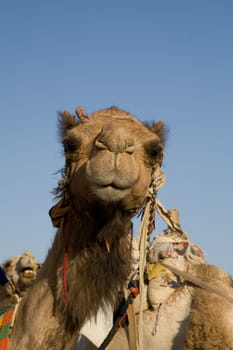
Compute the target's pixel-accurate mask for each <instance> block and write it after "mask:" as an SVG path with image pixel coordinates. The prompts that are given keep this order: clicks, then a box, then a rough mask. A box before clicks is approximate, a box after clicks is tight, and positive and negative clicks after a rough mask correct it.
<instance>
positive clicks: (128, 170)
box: [60, 107, 164, 211]
mask: <svg viewBox="0 0 233 350" xmlns="http://www.w3.org/2000/svg"><path fill="white" fill-rule="evenodd" d="M60 126H61V134H62V141H63V144H64V150H65V156H66V162H67V163H66V164H67V165H68V167H69V168H70V191H71V193H72V197H73V200H75V198H76V199H77V201H78V202H79V203H80V201H81V202H82V207H83V206H86V207H88V208H90V207H95V206H96V204H98V203H100V202H101V203H102V205H106V206H108V205H111V204H113V205H117V206H120V207H121V208H122V209H124V210H127V211H134V210H135V209H138V208H140V207H141V206H142V204H143V201H144V199H145V196H146V193H147V190H148V187H149V185H150V182H151V169H152V166H153V165H155V164H156V163H161V159H162V154H163V138H164V135H163V134H164V130H163V128H164V126H163V123H162V122H159V123H155V124H154V125H152V126H151V127H147V126H145V125H144V124H142V123H141V122H139V120H137V119H136V118H135V117H133V116H131V115H130V114H129V113H127V112H125V111H122V110H120V109H117V108H115V107H112V108H108V109H105V110H102V111H98V112H96V113H93V114H91V115H89V117H88V118H85V120H84V121H83V120H82V122H78V121H77V120H75V118H74V117H72V116H71V115H67V114H66V113H64V114H63V116H62V119H61V124H60Z"/></svg>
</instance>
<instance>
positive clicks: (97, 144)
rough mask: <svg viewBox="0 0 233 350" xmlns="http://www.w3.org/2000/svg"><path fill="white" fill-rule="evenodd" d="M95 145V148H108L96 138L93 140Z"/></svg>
mask: <svg viewBox="0 0 233 350" xmlns="http://www.w3.org/2000/svg"><path fill="white" fill-rule="evenodd" d="M95 146H96V148H98V149H100V150H102V149H108V146H107V145H106V144H105V143H104V142H103V141H101V140H96V141H95Z"/></svg>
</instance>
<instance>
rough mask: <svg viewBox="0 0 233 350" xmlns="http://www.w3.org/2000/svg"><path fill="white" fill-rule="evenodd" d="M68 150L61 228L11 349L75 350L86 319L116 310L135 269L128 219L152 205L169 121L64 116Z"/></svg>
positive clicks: (115, 114) (109, 111) (120, 114)
mask: <svg viewBox="0 0 233 350" xmlns="http://www.w3.org/2000/svg"><path fill="white" fill-rule="evenodd" d="M59 131H60V137H61V141H62V144H63V147H64V154H65V166H64V169H63V170H62V176H63V178H62V181H60V182H59V185H58V187H57V188H56V189H55V194H56V196H57V198H58V199H59V202H58V203H57V204H56V205H54V207H53V208H51V210H50V216H51V218H52V222H53V224H54V225H55V226H56V227H58V230H57V233H56V235H55V238H54V242H53V244H52V247H51V248H50V250H49V251H48V254H47V257H46V259H45V262H44V263H43V265H42V268H41V269H40V271H39V273H38V276H37V279H36V281H35V283H34V284H33V286H32V287H31V288H30V289H29V291H28V292H27V294H26V295H25V296H24V298H22V301H21V302H20V304H19V307H18V311H17V314H16V319H15V326H14V329H13V333H12V335H11V341H10V350H13V349H14V350H19V349H20V350H22V349H23V350H31V349H34V350H47V349H50V350H70V349H71V348H72V346H73V345H74V344H75V343H76V341H77V339H78V338H79V334H80V330H81V328H82V327H83V326H84V324H85V322H86V321H87V320H88V319H90V318H92V317H95V316H96V315H97V314H98V311H99V310H100V309H102V310H106V309H109V308H110V309H113V308H117V306H116V303H117V300H118V299H119V292H120V291H121V290H122V289H123V288H124V286H125V284H126V282H127V280H128V276H129V275H130V273H131V268H132V266H131V261H130V251H131V242H132V222H131V219H132V217H133V216H134V215H136V214H137V213H138V212H139V211H140V210H141V209H142V208H143V207H144V206H145V205H146V203H147V202H148V198H149V197H151V193H149V192H148V190H149V188H150V185H151V183H152V175H153V172H154V169H155V168H156V166H157V165H161V163H162V160H163V149H164V143H165V134H166V133H165V125H164V123H163V122H162V121H159V122H154V123H150V124H148V123H142V122H141V121H140V120H139V119H138V118H137V117H135V116H133V115H131V114H130V113H128V112H126V111H124V110H121V109H119V108H117V107H110V108H106V109H104V110H100V111H97V112H94V113H92V114H90V115H89V116H87V115H86V114H85V112H84V111H83V110H82V109H80V108H79V109H77V110H76V116H74V115H72V114H71V113H69V112H68V111H64V113H61V114H60V117H59Z"/></svg>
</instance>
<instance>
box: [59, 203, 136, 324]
mask: <svg viewBox="0 0 233 350" xmlns="http://www.w3.org/2000/svg"><path fill="white" fill-rule="evenodd" d="M95 217H98V221H97V220H95ZM71 220H72V221H71V231H70V239H69V246H68V259H69V263H68V271H67V302H66V303H65V304H64V302H63V299H62V287H63V285H62V283H61V280H62V278H61V274H63V271H62V270H63V267H62V266H60V268H59V270H60V271H58V275H57V282H56V284H57V287H58V288H56V290H57V295H56V296H55V300H56V303H57V305H58V306H57V307H56V312H58V315H59V317H61V318H62V319H61V321H62V323H63V324H65V327H66V328H67V330H70V331H72V330H74V329H76V330H77V329H79V328H80V327H81V326H82V325H83V322H84V321H85V319H86V318H88V317H90V315H96V313H97V311H98V308H99V307H100V306H103V307H104V303H105V302H109V303H111V304H112V305H113V304H114V303H115V301H116V298H117V296H118V294H119V291H120V290H121V289H122V288H123V287H124V286H125V283H126V281H127V277H128V275H129V272H130V239H129V237H130V236H129V234H130V232H131V221H130V216H129V214H128V213H125V212H123V211H122V210H120V209H119V208H111V207H110V208H109V207H108V208H107V207H106V208H101V211H100V210H98V209H97V208H96V210H95V213H93V215H92V214H91V216H90V213H89V214H88V215H87V214H86V213H83V212H81V211H79V212H75V213H73V214H72V218H71ZM67 225H68V223H65V225H64V226H63V228H62V229H61V230H60V239H61V240H63V247H65V235H66V229H67ZM106 242H107V244H108V246H109V251H108V249H107V247H106ZM64 318H65V319H64Z"/></svg>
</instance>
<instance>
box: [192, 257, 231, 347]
mask: <svg viewBox="0 0 233 350" xmlns="http://www.w3.org/2000/svg"><path fill="white" fill-rule="evenodd" d="M192 270H194V271H193V272H194V273H195V275H196V276H198V277H199V278H200V279H202V280H203V281H204V282H207V281H208V283H209V284H210V285H212V286H214V287H218V288H220V290H222V291H224V292H225V293H226V295H229V296H232V295H233V289H232V287H233V283H232V279H231V277H230V276H229V275H228V274H227V273H226V272H224V271H223V270H222V269H220V268H218V267H216V266H212V265H207V264H206V265H205V264H198V265H194V266H193V267H192ZM232 327H233V305H232V304H231V303H230V302H228V301H227V300H225V299H223V298H222V297H219V296H217V295H215V294H213V293H210V292H207V291H205V290H203V289H201V288H197V287H196V288H195V289H194V296H193V302H192V305H191V313H190V318H189V323H188V332H187V335H186V343H185V350H194V349H195V350H199V349H200V350H213V349H219V350H232V349H233V336H232V330H233V328H232Z"/></svg>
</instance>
